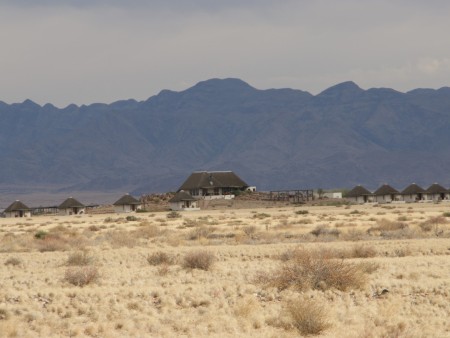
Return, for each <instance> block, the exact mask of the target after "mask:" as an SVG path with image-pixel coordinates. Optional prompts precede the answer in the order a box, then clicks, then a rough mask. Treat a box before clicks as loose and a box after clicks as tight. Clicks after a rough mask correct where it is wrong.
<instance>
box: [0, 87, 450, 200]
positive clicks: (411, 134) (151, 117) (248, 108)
mask: <svg viewBox="0 0 450 338" xmlns="http://www.w3.org/2000/svg"><path fill="white" fill-rule="evenodd" d="M0 121H1V123H0V154H1V156H2V160H1V166H0V187H1V188H2V189H3V190H5V189H6V190H7V189H9V191H14V189H20V190H21V191H26V190H27V189H29V190H36V189H37V190H38V189H40V188H42V187H46V188H51V189H54V190H55V191H72V190H76V191H83V190H85V191H129V192H132V193H135V194H140V193H147V192H163V191H170V190H176V189H177V188H178V186H179V185H180V184H181V183H182V182H183V180H184V179H185V178H186V177H187V176H188V175H189V174H190V173H191V172H192V171H195V170H233V171H235V172H236V173H237V174H238V175H239V176H240V177H241V178H242V179H243V180H245V181H246V182H248V183H249V184H250V185H256V186H257V188H258V189H260V190H271V189H273V190H275V189H297V188H298V189H301V188H319V187H321V188H344V187H345V188H351V187H352V186H354V185H356V184H363V185H366V186H368V187H372V188H376V187H377V186H379V185H381V184H382V183H389V184H391V185H393V186H395V187H397V188H398V189H401V188H403V187H404V186H406V185H408V184H410V183H412V182H416V183H419V184H422V185H425V186H427V185H429V184H431V183H434V182H439V183H441V184H443V185H444V186H446V187H450V173H449V169H450V88H448V87H444V88H441V89H438V90H433V89H415V90H412V91H409V92H407V93H402V92H398V91H395V90H393V89H389V88H372V89H368V90H363V89H361V88H360V87H358V85H356V84H355V83H353V82H344V83H340V84H338V85H335V86H333V87H330V88H328V89H326V90H324V91H323V92H321V93H320V94H318V95H312V94H310V93H308V92H306V91H301V90H294V89H288V88H285V89H268V90H258V89H256V88H254V87H252V86H250V85H249V84H247V83H245V82H244V81H242V80H240V79H231V78H229V79H210V80H207V81H203V82H199V83H198V84H196V85H195V86H193V87H191V88H189V89H187V90H184V91H180V92H175V91H170V90H163V91H161V92H160V93H159V94H158V95H155V96H152V97H150V98H149V99H148V100H145V101H141V102H138V101H136V100H124V101H117V102H114V103H112V104H100V103H96V104H91V105H87V106H86V105H82V106H77V105H74V104H72V105H69V106H67V107H65V108H63V109H59V108H56V107H55V106H53V105H51V104H46V105H44V106H40V105H38V104H36V103H34V102H32V101H30V100H26V101H24V102H22V103H14V104H6V103H4V102H1V101H0Z"/></svg>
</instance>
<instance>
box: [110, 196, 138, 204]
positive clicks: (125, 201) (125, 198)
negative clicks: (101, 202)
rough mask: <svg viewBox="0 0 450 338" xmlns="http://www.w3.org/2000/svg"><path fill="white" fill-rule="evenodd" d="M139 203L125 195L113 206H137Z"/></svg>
mask: <svg viewBox="0 0 450 338" xmlns="http://www.w3.org/2000/svg"><path fill="white" fill-rule="evenodd" d="M139 204H141V202H140V201H139V200H137V199H136V198H134V197H133V196H131V195H129V194H126V195H123V196H122V197H121V198H119V199H118V200H117V201H116V202H115V203H114V205H139Z"/></svg>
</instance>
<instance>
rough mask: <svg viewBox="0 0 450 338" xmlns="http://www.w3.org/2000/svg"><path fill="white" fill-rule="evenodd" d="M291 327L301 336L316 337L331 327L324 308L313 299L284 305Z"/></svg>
mask: <svg viewBox="0 0 450 338" xmlns="http://www.w3.org/2000/svg"><path fill="white" fill-rule="evenodd" d="M286 312H287V315H288V316H289V318H290V323H291V325H292V326H293V327H294V328H296V329H297V330H298V331H299V332H300V334H302V335H303V336H308V335H318V334H320V333H322V332H323V331H325V330H326V329H327V328H329V327H330V326H331V324H330V323H329V321H328V314H327V312H326V310H325V306H324V305H322V304H320V303H318V302H317V300H314V299H308V298H304V299H299V300H294V301H290V302H288V303H287V305H286Z"/></svg>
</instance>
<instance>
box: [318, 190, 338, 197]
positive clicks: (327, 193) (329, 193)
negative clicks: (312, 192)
mask: <svg viewBox="0 0 450 338" xmlns="http://www.w3.org/2000/svg"><path fill="white" fill-rule="evenodd" d="M322 197H323V198H342V192H340V191H335V192H324V193H323V195H322Z"/></svg>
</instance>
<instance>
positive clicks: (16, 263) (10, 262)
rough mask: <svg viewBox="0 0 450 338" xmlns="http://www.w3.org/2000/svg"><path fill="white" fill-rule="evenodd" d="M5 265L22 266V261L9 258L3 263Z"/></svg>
mask: <svg viewBox="0 0 450 338" xmlns="http://www.w3.org/2000/svg"><path fill="white" fill-rule="evenodd" d="M5 265H12V266H19V265H22V260H21V259H20V258H17V257H9V258H8V259H7V260H6V261H5Z"/></svg>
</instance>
